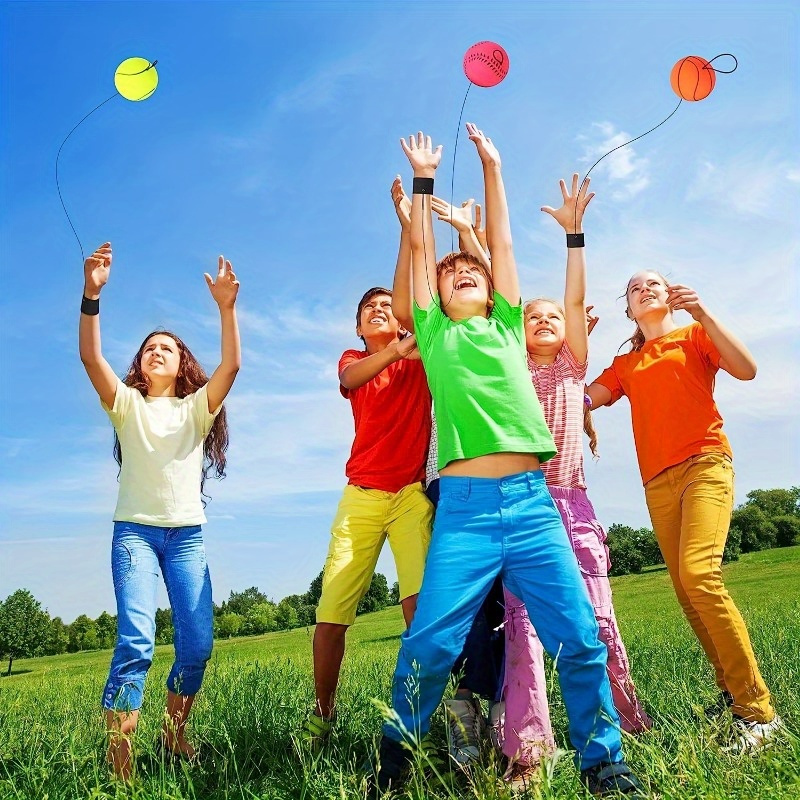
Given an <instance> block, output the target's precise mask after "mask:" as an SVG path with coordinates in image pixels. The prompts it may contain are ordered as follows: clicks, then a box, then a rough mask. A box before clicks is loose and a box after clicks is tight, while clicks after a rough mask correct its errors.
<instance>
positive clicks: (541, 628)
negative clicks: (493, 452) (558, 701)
mask: <svg viewBox="0 0 800 800" xmlns="http://www.w3.org/2000/svg"><path fill="white" fill-rule="evenodd" d="M498 574H500V575H502V578H503V583H504V584H505V585H506V586H507V587H508V589H509V590H510V591H512V592H513V593H514V594H516V595H517V596H518V597H521V598H522V599H523V601H524V602H525V605H526V606H527V607H528V613H529V616H530V618H531V620H532V622H533V624H534V625H535V626H536V630H537V631H538V633H539V638H540V640H541V642H542V645H543V646H544V648H545V650H546V651H547V652H548V653H549V654H550V655H551V656H552V657H553V658H554V659H555V661H556V666H557V669H558V677H559V683H560V684H561V691H562V694H563V697H564V704H565V706H566V709H567V715H568V717H569V736H570V740H571V742H572V744H573V746H574V747H575V749H576V750H577V756H576V761H577V765H578V767H579V768H580V769H587V768H588V767H592V766H594V765H596V764H598V763H599V762H601V761H612V762H616V761H619V760H621V759H622V751H621V743H620V733H619V718H618V717H617V712H616V711H615V710H614V704H613V701H612V699H611V687H610V685H609V682H608V677H607V675H606V647H605V645H603V644H602V643H601V642H600V641H599V639H598V627H597V621H596V620H595V616H594V610H593V608H592V604H591V602H590V601H589V595H588V594H587V591H586V586H585V585H584V582H583V579H582V578H581V573H580V570H579V569H578V562H577V560H576V559H575V555H574V554H573V552H572V549H571V547H570V546H569V541H568V539H567V537H566V536H565V535H564V526H563V523H562V521H561V517H560V515H559V513H558V511H557V510H556V508H555V505H554V504H553V501H552V499H551V497H550V493H549V492H548V490H547V486H546V485H545V482H544V477H543V476H542V473H541V472H540V471H536V472H525V473H520V474H518V475H510V476H508V477H505V478H500V479H492V478H456V477H449V476H443V477H442V478H441V480H440V499H439V505H438V508H437V510H436V519H435V522H434V527H433V537H432V540H431V546H430V550H429V551H428V560H427V562H426V564H425V577H424V578H423V581H422V588H421V590H420V593H419V597H418V599H417V610H416V613H415V614H414V619H413V621H412V623H411V627H410V628H409V629H408V630H407V631H406V632H405V633H404V634H403V636H402V638H401V645H400V653H399V655H398V658H397V668H396V670H395V673H394V680H393V684H392V705H393V707H394V719H393V720H390V721H388V722H387V723H386V725H385V726H384V735H386V736H388V737H389V738H391V739H395V740H400V739H402V738H404V737H405V738H410V739H412V740H413V739H417V740H418V739H421V738H422V737H423V736H424V735H425V734H426V733H427V732H428V729H429V727H430V719H431V716H432V715H433V712H434V711H435V709H436V707H437V706H438V704H439V702H440V700H441V698H442V695H443V693H444V688H445V685H446V683H447V679H448V676H449V674H450V667H451V666H452V664H453V662H454V661H455V659H456V657H457V656H458V654H459V653H460V652H461V648H462V646H463V644H464V640H465V639H466V637H467V633H468V632H469V629H470V626H471V624H472V620H473V619H474V618H475V615H476V613H477V612H478V609H479V608H480V606H481V603H482V602H483V599H484V597H486V594H487V592H488V591H489V588H490V586H491V585H492V583H493V581H494V579H495V577H496V576H497V575H498Z"/></svg>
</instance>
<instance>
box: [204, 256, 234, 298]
mask: <svg viewBox="0 0 800 800" xmlns="http://www.w3.org/2000/svg"><path fill="white" fill-rule="evenodd" d="M203 277H204V278H205V279H206V283H207V284H208V290H209V291H210V292H211V296H212V297H213V298H214V301H215V302H216V304H217V305H218V306H219V307H220V308H233V306H234V304H235V303H236V295H237V294H238V293H239V281H237V280H236V275H235V274H234V272H233V266H232V265H231V262H230V261H226V260H225V257H224V256H220V257H219V265H218V268H217V279H216V280H212V278H211V276H210V275H209V274H208V273H207V272H204V273H203Z"/></svg>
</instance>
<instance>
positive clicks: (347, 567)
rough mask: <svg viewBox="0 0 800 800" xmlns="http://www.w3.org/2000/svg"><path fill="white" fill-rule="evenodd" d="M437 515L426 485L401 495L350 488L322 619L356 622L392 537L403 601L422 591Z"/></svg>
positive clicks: (334, 534) (337, 528)
mask: <svg viewBox="0 0 800 800" xmlns="http://www.w3.org/2000/svg"><path fill="white" fill-rule="evenodd" d="M432 519H433V505H431V502H430V500H428V498H427V497H426V496H425V492H423V491H422V484H421V483H412V484H411V485H409V486H405V487H403V488H402V489H401V490H400V491H399V492H396V493H393V492H383V491H381V490H379V489H362V488H361V487H360V486H345V489H344V494H343V495H342V499H341V501H340V502H339V508H338V510H337V512H336V518H335V519H334V521H333V527H332V528H331V543H330V547H329V548H328V557H327V558H326V559H325V572H324V575H323V577H322V597H320V600H319V605H318V606H317V622H331V623H334V624H337V625H352V624H353V622H354V621H355V618H356V608H357V607H358V603H359V601H360V600H361V598H362V597H363V596H364V595H365V594H366V592H367V589H369V584H370V581H371V580H372V574H373V573H374V572H375V564H376V563H377V562H378V556H379V555H380V552H381V548H382V547H383V542H384V541H385V539H386V537H387V536H388V537H389V545H390V547H391V548H392V553H393V554H394V562H395V566H396V567H397V580H398V583H399V584H400V599H401V600H404V599H405V598H406V597H411V595H414V594H417V592H419V587H420V586H421V585H422V573H423V571H424V569H425V556H426V555H427V554H428V545H429V544H430V539H431V521H432Z"/></svg>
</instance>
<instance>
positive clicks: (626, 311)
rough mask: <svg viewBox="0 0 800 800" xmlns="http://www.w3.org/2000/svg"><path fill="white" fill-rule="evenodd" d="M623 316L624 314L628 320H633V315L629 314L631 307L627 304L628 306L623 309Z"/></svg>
mask: <svg viewBox="0 0 800 800" xmlns="http://www.w3.org/2000/svg"><path fill="white" fill-rule="evenodd" d="M625 316H626V317H627V318H628V319H630V320H633V317H632V316H631V307H630V306H628V307H627V308H626V309H625Z"/></svg>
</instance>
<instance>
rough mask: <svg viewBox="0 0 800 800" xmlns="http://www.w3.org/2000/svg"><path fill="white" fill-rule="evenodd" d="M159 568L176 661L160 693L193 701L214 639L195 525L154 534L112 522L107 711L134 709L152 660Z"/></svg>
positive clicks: (201, 549)
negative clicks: (112, 639)
mask: <svg viewBox="0 0 800 800" xmlns="http://www.w3.org/2000/svg"><path fill="white" fill-rule="evenodd" d="M159 570H160V571H161V572H162V573H163V575H164V583H165V584H166V586H167V593H168V595H169V602H170V606H171V607H172V624H173V626H174V628H175V663H174V664H173V665H172V669H171V670H170V673H169V677H168V678H167V688H168V689H169V690H170V691H172V692H175V693H176V694H180V695H193V694H196V693H197V691H198V689H199V688H200V684H201V683H202V681H203V673H204V672H205V669H206V662H207V661H208V659H209V658H210V657H211V647H212V645H213V641H214V616H213V604H212V601H211V577H210V575H209V573H208V565H207V564H206V551H205V547H204V545H203V534H202V530H201V528H200V526H199V525H191V526H187V527H184V528H160V527H157V526H155V525H141V524H139V523H136V522H115V523H114V538H113V540H112V542H111V572H112V575H113V577H114V593H115V595H116V597H117V644H116V647H115V648H114V656H113V657H112V659H111V669H110V671H109V675H108V681H107V683H106V686H105V689H104V690H103V708H105V709H107V710H108V709H114V710H116V711H136V710H137V709H138V708H141V705H142V693H143V691H144V680H145V677H146V676H147V670H148V669H149V668H150V664H151V663H152V661H153V647H154V645H155V637H156V598H157V595H156V590H157V588H158V580H159Z"/></svg>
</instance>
